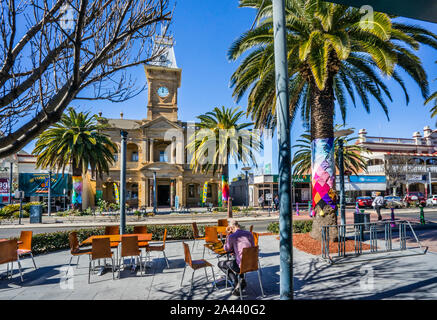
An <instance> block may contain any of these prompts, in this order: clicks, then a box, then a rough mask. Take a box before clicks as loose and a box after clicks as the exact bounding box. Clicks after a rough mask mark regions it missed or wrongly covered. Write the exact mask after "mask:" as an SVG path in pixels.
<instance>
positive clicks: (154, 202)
mask: <svg viewBox="0 0 437 320" xmlns="http://www.w3.org/2000/svg"><path fill="white" fill-rule="evenodd" d="M149 170H151V171H152V172H153V214H156V213H157V195H156V171H159V170H161V169H160V168H149Z"/></svg>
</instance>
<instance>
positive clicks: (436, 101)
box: [425, 61, 437, 118]
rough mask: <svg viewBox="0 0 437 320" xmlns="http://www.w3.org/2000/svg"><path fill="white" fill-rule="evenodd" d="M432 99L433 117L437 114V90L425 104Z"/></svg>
mask: <svg viewBox="0 0 437 320" xmlns="http://www.w3.org/2000/svg"><path fill="white" fill-rule="evenodd" d="M436 62H437V61H436ZM431 101H434V103H433V104H434V105H433V106H432V107H431V110H430V111H431V118H433V117H435V116H436V115H437V91H435V92H433V93H432V94H431V95H430V96H429V97H428V98H427V99H426V100H425V105H427V104H428V103H430V102H431Z"/></svg>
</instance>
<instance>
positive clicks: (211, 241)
mask: <svg viewBox="0 0 437 320" xmlns="http://www.w3.org/2000/svg"><path fill="white" fill-rule="evenodd" d="M217 244H221V241H220V240H219V239H218V235H217V229H216V228H215V227H205V244H204V245H203V255H202V258H204V257H205V249H206V248H209V249H210V248H212V247H213V246H215V245H217Z"/></svg>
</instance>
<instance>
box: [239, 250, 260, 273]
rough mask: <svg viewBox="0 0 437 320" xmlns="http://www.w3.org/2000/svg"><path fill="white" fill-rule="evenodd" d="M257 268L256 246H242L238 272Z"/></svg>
mask: <svg viewBox="0 0 437 320" xmlns="http://www.w3.org/2000/svg"><path fill="white" fill-rule="evenodd" d="M256 270H258V247H257V246H256V247H249V248H243V253H242V255H241V265H240V274H243V273H246V272H250V271H256Z"/></svg>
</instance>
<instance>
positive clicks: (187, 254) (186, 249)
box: [182, 241, 193, 267]
mask: <svg viewBox="0 0 437 320" xmlns="http://www.w3.org/2000/svg"><path fill="white" fill-rule="evenodd" d="M182 245H183V246H184V256H185V263H186V264H188V265H189V266H190V267H191V266H192V265H193V262H192V260H191V253H190V248H189V247H188V244H186V243H185V242H183V241H182Z"/></svg>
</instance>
